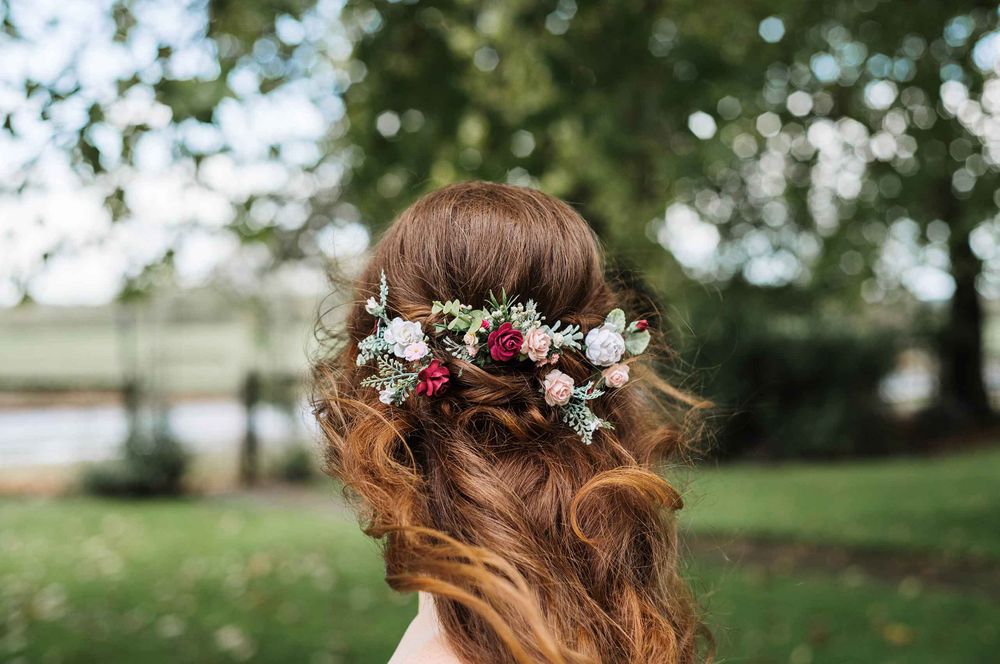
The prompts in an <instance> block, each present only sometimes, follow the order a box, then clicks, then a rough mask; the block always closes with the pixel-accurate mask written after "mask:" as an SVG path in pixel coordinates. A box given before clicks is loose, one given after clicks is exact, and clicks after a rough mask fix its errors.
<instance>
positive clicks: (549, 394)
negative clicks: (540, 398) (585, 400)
mask: <svg viewBox="0 0 1000 664" xmlns="http://www.w3.org/2000/svg"><path fill="white" fill-rule="evenodd" d="M542 388H543V389H544V391H545V403H547V404H549V405H550V406H565V405H566V404H568V403H569V400H570V399H571V398H572V397H573V379H572V378H570V377H569V376H567V375H566V374H564V373H563V372H561V371H559V370H558V369H553V370H552V371H550V372H548V373H547V374H545V378H544V379H542Z"/></svg>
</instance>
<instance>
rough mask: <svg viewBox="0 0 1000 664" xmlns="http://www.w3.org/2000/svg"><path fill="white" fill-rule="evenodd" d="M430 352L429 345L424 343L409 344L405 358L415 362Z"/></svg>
mask: <svg viewBox="0 0 1000 664" xmlns="http://www.w3.org/2000/svg"><path fill="white" fill-rule="evenodd" d="M429 352H430V349H429V348H428V347H427V344H425V343H424V342H423V341H417V342H415V343H412V344H408V345H407V346H406V348H404V349H403V358H404V359H406V360H407V361H408V362H414V361H416V360H419V359H420V358H422V357H423V356H424V355H426V354H427V353H429Z"/></svg>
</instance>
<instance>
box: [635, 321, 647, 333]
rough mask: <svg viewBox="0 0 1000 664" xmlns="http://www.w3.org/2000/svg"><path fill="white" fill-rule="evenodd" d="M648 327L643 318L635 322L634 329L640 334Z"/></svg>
mask: <svg viewBox="0 0 1000 664" xmlns="http://www.w3.org/2000/svg"><path fill="white" fill-rule="evenodd" d="M648 327H649V323H648V322H647V321H646V319H645V318H643V319H641V320H637V321H636V322H635V329H636V330H638V331H639V332H642V331H643V330H645V329H646V328H648Z"/></svg>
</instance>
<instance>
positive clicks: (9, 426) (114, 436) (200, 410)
mask: <svg viewBox="0 0 1000 664" xmlns="http://www.w3.org/2000/svg"><path fill="white" fill-rule="evenodd" d="M253 421H254V423H255V425H256V428H257V432H258V437H259V439H260V441H261V445H262V447H263V448H264V449H265V450H266V449H268V448H275V447H280V446H282V445H287V444H288V443H290V442H298V441H303V440H311V439H313V437H314V436H315V433H314V431H313V427H312V425H311V421H310V415H309V413H308V407H307V406H306V405H305V404H302V405H301V406H300V407H299V408H298V409H297V410H296V411H295V412H291V413H290V412H288V411H287V410H283V409H280V408H276V407H274V406H272V405H270V404H262V405H260V406H258V407H257V408H255V409H254V417H253ZM168 423H169V426H170V430H171V431H172V432H173V434H174V435H175V436H176V438H177V439H178V440H180V441H181V443H182V444H183V445H184V447H185V449H187V450H188V451H189V452H192V453H194V454H205V453H212V454H215V453H228V452H232V453H235V452H236V450H237V449H238V447H239V445H240V442H241V441H242V440H243V436H244V435H245V431H246V416H245V411H244V409H243V406H242V405H241V404H240V403H239V402H238V401H235V400H212V401H195V402H182V403H177V404H174V405H172V406H171V408H170V412H169V416H168ZM126 433H127V419H126V415H125V410H124V409H123V408H122V407H121V406H120V405H101V406H65V407H51V408H24V409H13V410H0V468H3V469H7V468H15V467H21V466H42V465H63V464H75V463H80V462H84V461H101V460H105V459H112V458H116V457H117V456H118V455H119V453H120V451H121V445H122V442H123V441H124V439H125V435H126Z"/></svg>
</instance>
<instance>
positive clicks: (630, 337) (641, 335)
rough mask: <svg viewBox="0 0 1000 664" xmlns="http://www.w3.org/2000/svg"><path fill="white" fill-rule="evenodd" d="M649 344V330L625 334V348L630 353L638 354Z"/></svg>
mask: <svg viewBox="0 0 1000 664" xmlns="http://www.w3.org/2000/svg"><path fill="white" fill-rule="evenodd" d="M648 345H649V330H643V331H642V332H630V333H629V334H626V335H625V350H627V351H628V353H629V355H638V354H639V353H641V352H643V351H644V350H646V346H648Z"/></svg>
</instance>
